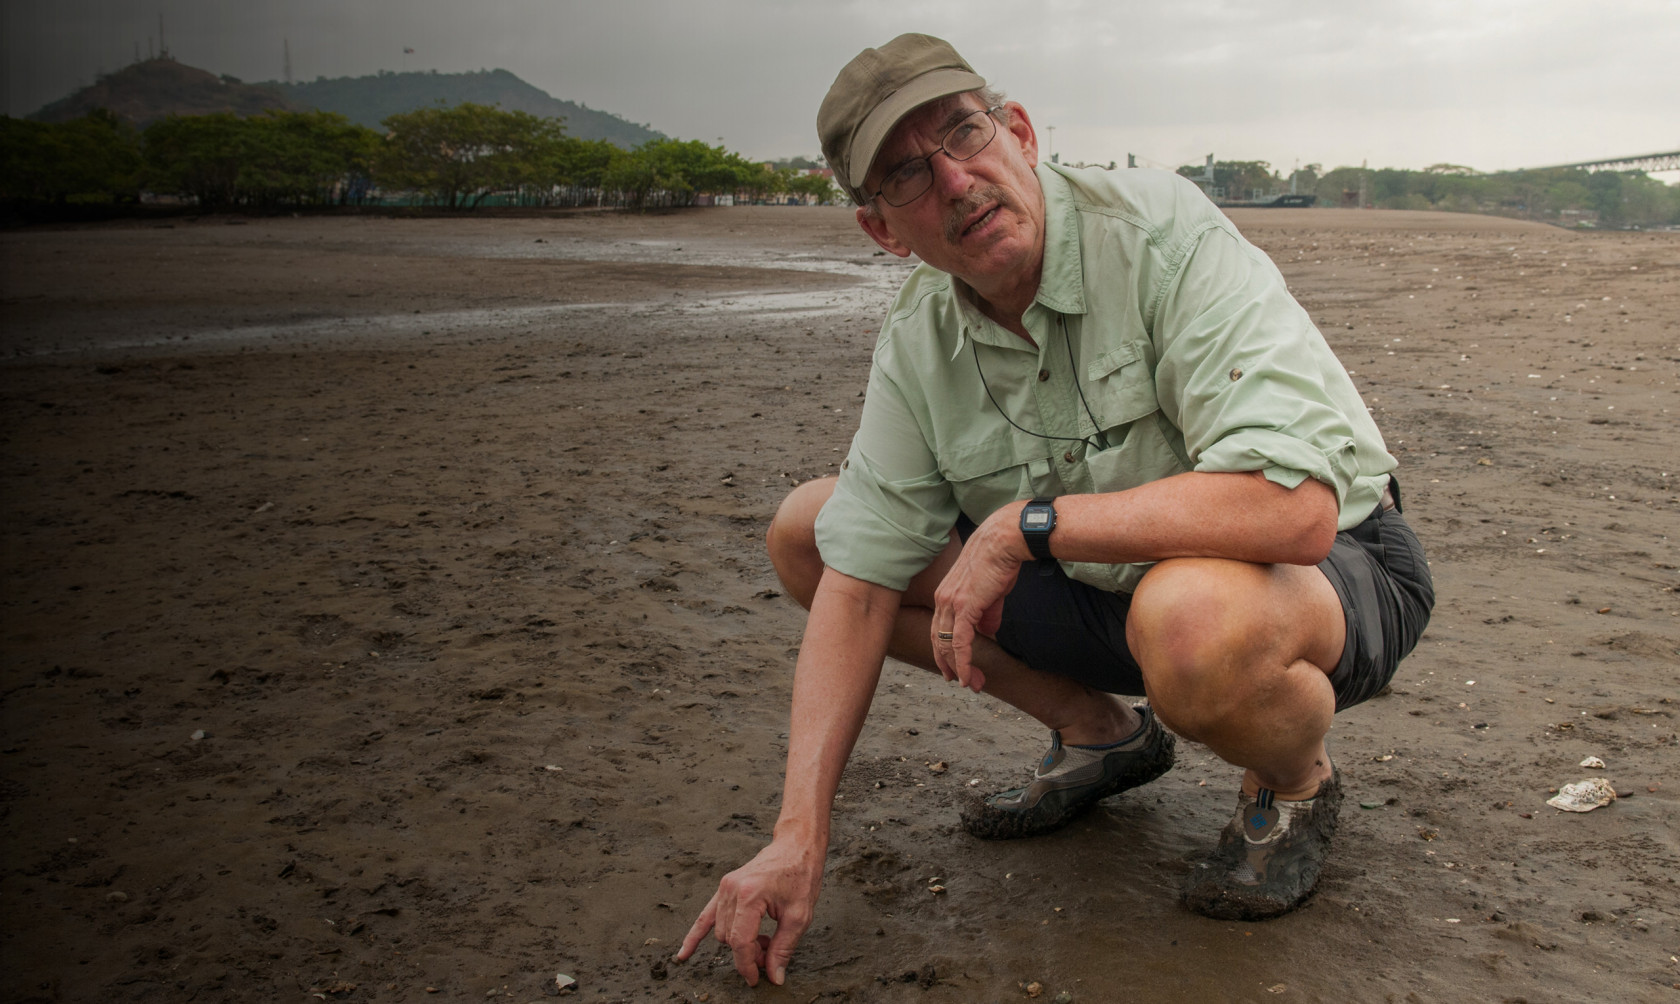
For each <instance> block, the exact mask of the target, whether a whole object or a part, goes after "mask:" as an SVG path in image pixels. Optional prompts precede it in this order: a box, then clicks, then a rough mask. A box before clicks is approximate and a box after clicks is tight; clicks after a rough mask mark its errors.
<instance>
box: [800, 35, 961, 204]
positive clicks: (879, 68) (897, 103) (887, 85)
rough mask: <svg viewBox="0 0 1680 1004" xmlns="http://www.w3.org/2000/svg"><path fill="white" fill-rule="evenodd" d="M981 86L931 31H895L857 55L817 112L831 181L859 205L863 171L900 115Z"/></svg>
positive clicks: (946, 44)
mask: <svg viewBox="0 0 1680 1004" xmlns="http://www.w3.org/2000/svg"><path fill="white" fill-rule="evenodd" d="M985 86H986V80H985V78H984V77H981V76H980V75H979V74H977V73H975V72H974V68H973V67H971V66H969V65H968V62H967V61H966V60H964V59H963V58H962V57H961V56H959V55H957V50H955V49H953V48H951V43H949V42H947V41H945V40H944V39H942V38H934V37H933V36H932V35H916V34H909V35H900V36H898V37H897V38H895V39H893V40H892V41H891V42H888V43H887V44H886V45H883V46H881V47H880V48H879V49H865V50H863V51H862V52H860V53H858V54H857V57H856V58H855V59H853V60H852V61H851V62H849V63H847V64H846V66H845V68H844V69H842V70H841V71H840V75H839V76H838V77H835V78H834V83H833V84H832V85H831V86H830V87H829V89H828V96H827V97H825V98H823V103H822V107H821V108H819V109H818V110H817V137H818V139H819V140H821V142H822V151H823V156H824V157H826V158H828V166H829V167H831V168H833V169H834V177H835V180H837V181H839V182H840V183H841V184H842V185H844V186H845V188H846V191H847V192H849V193H850V194H851V196H852V201H854V202H857V203H859V204H862V202H863V200H864V192H863V190H862V189H863V178H864V175H866V174H868V173H869V166H870V165H871V164H873V163H874V162H875V155H876V154H877V153H879V152H880V150H881V144H882V143H884V142H886V139H887V134H888V133H891V132H892V129H893V126H895V125H897V124H898V121H899V119H902V118H903V117H904V116H906V115H908V114H910V113H911V112H912V111H915V110H916V109H917V108H919V107H920V106H922V105H925V104H927V103H928V102H929V101H933V100H935V99H938V98H943V97H946V96H947V95H951V94H961V93H962V92H964V91H974V90H979V89H980V88H982V87H985Z"/></svg>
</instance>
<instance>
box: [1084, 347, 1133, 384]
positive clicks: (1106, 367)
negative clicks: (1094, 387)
mask: <svg viewBox="0 0 1680 1004" xmlns="http://www.w3.org/2000/svg"><path fill="white" fill-rule="evenodd" d="M1142 355H1143V350H1142V349H1140V348H1138V344H1137V343H1136V342H1127V343H1126V344H1124V345H1122V346H1120V347H1119V348H1117V349H1111V350H1109V351H1108V352H1104V353H1103V354H1102V355H1100V356H1098V357H1097V358H1095V359H1093V360H1091V364H1090V365H1089V366H1087V367H1085V378H1086V379H1087V380H1101V379H1102V378H1103V377H1105V376H1108V375H1109V374H1110V373H1113V372H1114V371H1115V370H1117V369H1120V368H1121V367H1123V366H1125V365H1126V364H1127V363H1131V362H1136V361H1137V360H1138V359H1139V358H1140V357H1141V356H1142Z"/></svg>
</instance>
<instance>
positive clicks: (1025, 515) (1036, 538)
mask: <svg viewBox="0 0 1680 1004" xmlns="http://www.w3.org/2000/svg"><path fill="white" fill-rule="evenodd" d="M1054 529H1056V499H1055V497H1054V496H1040V497H1038V498H1035V499H1033V500H1032V501H1031V502H1028V503H1027V504H1026V507H1025V508H1023V509H1022V510H1021V536H1022V537H1023V538H1024V539H1025V540H1026V542H1027V550H1029V551H1031V552H1032V556H1033V557H1035V558H1037V559H1038V560H1039V561H1051V560H1054V559H1053V558H1052V557H1051V555H1050V531H1052V530H1054Z"/></svg>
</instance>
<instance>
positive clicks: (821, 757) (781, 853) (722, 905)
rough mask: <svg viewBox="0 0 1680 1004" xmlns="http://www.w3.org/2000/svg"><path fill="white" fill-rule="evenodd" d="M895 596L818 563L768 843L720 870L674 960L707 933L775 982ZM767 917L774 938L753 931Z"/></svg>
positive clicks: (799, 917) (823, 839)
mask: <svg viewBox="0 0 1680 1004" xmlns="http://www.w3.org/2000/svg"><path fill="white" fill-rule="evenodd" d="M900 596H901V594H900V593H898V592H896V591H894V590H891V589H887V588H885V587H884V586H877V585H874V584H873V583H869V582H864V581H863V580H861V579H854V578H852V577H851V576H849V575H844V574H842V573H840V572H836V571H834V570H832V569H825V570H824V572H823V576H822V581H821V582H819V583H818V585H817V592H816V595H815V596H814V597H813V598H812V601H811V615H810V618H809V619H808V620H807V621H806V622H805V639H804V642H803V643H802V644H801V646H800V650H799V663H798V665H797V667H796V668H795V670H794V677H793V715H792V722H791V724H790V726H789V729H788V760H787V776H786V778H785V779H784V781H783V783H782V811H781V815H780V816H779V817H778V818H777V820H776V827H775V830H774V833H773V836H772V838H771V841H770V845H769V846H768V847H765V848H764V849H763V850H762V851H760V852H759V853H758V854H757V856H755V857H754V858H753V859H752V860H751V861H749V862H747V863H746V864H745V865H742V866H741V867H740V868H738V869H736V870H735V871H732V872H730V873H729V874H728V875H725V876H724V877H723V879H722V881H720V882H719V883H718V889H717V892H716V893H714V894H713V896H712V898H711V901H710V902H708V903H707V904H706V908H705V909H704V910H702V911H701V912H700V917H699V919H697V920H696V921H695V922H694V926H693V927H691V928H690V929H689V931H688V935H687V937H685V938H683V943H682V949H681V950H680V951H679V952H678V953H677V961H679V962H681V961H683V960H685V959H687V958H688V957H689V956H691V955H693V954H694V950H695V948H696V947H698V946H699V944H700V940H701V939H702V938H704V937H705V936H706V932H707V931H714V932H715V934H716V937H717V940H718V941H720V942H722V943H723V944H726V945H728V946H729V947H730V948H731V949H733V950H734V953H735V970H736V971H737V972H739V973H740V974H741V976H742V977H743V978H745V979H746V981H747V985H748V986H757V985H758V971H759V967H760V966H762V967H763V968H764V970H765V973H766V975H768V976H769V977H770V982H772V983H775V984H776V985H778V986H780V985H781V983H782V981H783V980H784V979H786V976H787V963H788V960H789V959H790V958H791V957H792V956H793V950H794V947H795V946H796V945H797V944H798V943H799V939H800V937H801V936H802V935H803V934H804V933H805V929H806V928H807V927H809V926H810V924H811V916H812V913H813V912H814V911H815V909H816V905H817V894H818V892H819V891H820V890H821V888H822V872H823V861H824V859H825V858H827V856H828V832H829V814H830V810H831V809H832V808H833V804H834V793H835V791H836V790H837V789H838V788H839V786H840V774H841V772H842V771H843V770H844V769H845V766H846V759H847V757H849V756H850V755H851V752H852V745H853V744H854V743H856V742H857V737H858V733H859V732H860V731H861V730H862V729H863V720H864V717H865V716H866V715H867V714H868V713H869V703H870V701H871V700H872V699H873V698H874V696H875V685H876V682H877V681H878V680H879V679H880V676H881V662H882V660H883V659H885V658H886V654H887V641H888V638H889V637H890V635H891V633H892V627H893V620H894V619H895V618H896V617H897V615H898V608H899V600H900ZM765 916H769V917H770V918H771V919H772V920H774V921H775V922H776V933H775V935H774V937H763V936H760V935H759V933H758V926H759V922H760V920H761V919H762V918H763V917H765Z"/></svg>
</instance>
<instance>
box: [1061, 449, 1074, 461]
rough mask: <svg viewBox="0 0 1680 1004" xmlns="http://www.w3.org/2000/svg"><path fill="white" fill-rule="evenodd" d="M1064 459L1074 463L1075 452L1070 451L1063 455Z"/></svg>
mask: <svg viewBox="0 0 1680 1004" xmlns="http://www.w3.org/2000/svg"><path fill="white" fill-rule="evenodd" d="M1062 459H1063V460H1066V461H1067V462H1068V463H1070V464H1071V463H1073V451H1072V450H1069V451H1067V452H1066V453H1064V454H1062Z"/></svg>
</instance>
